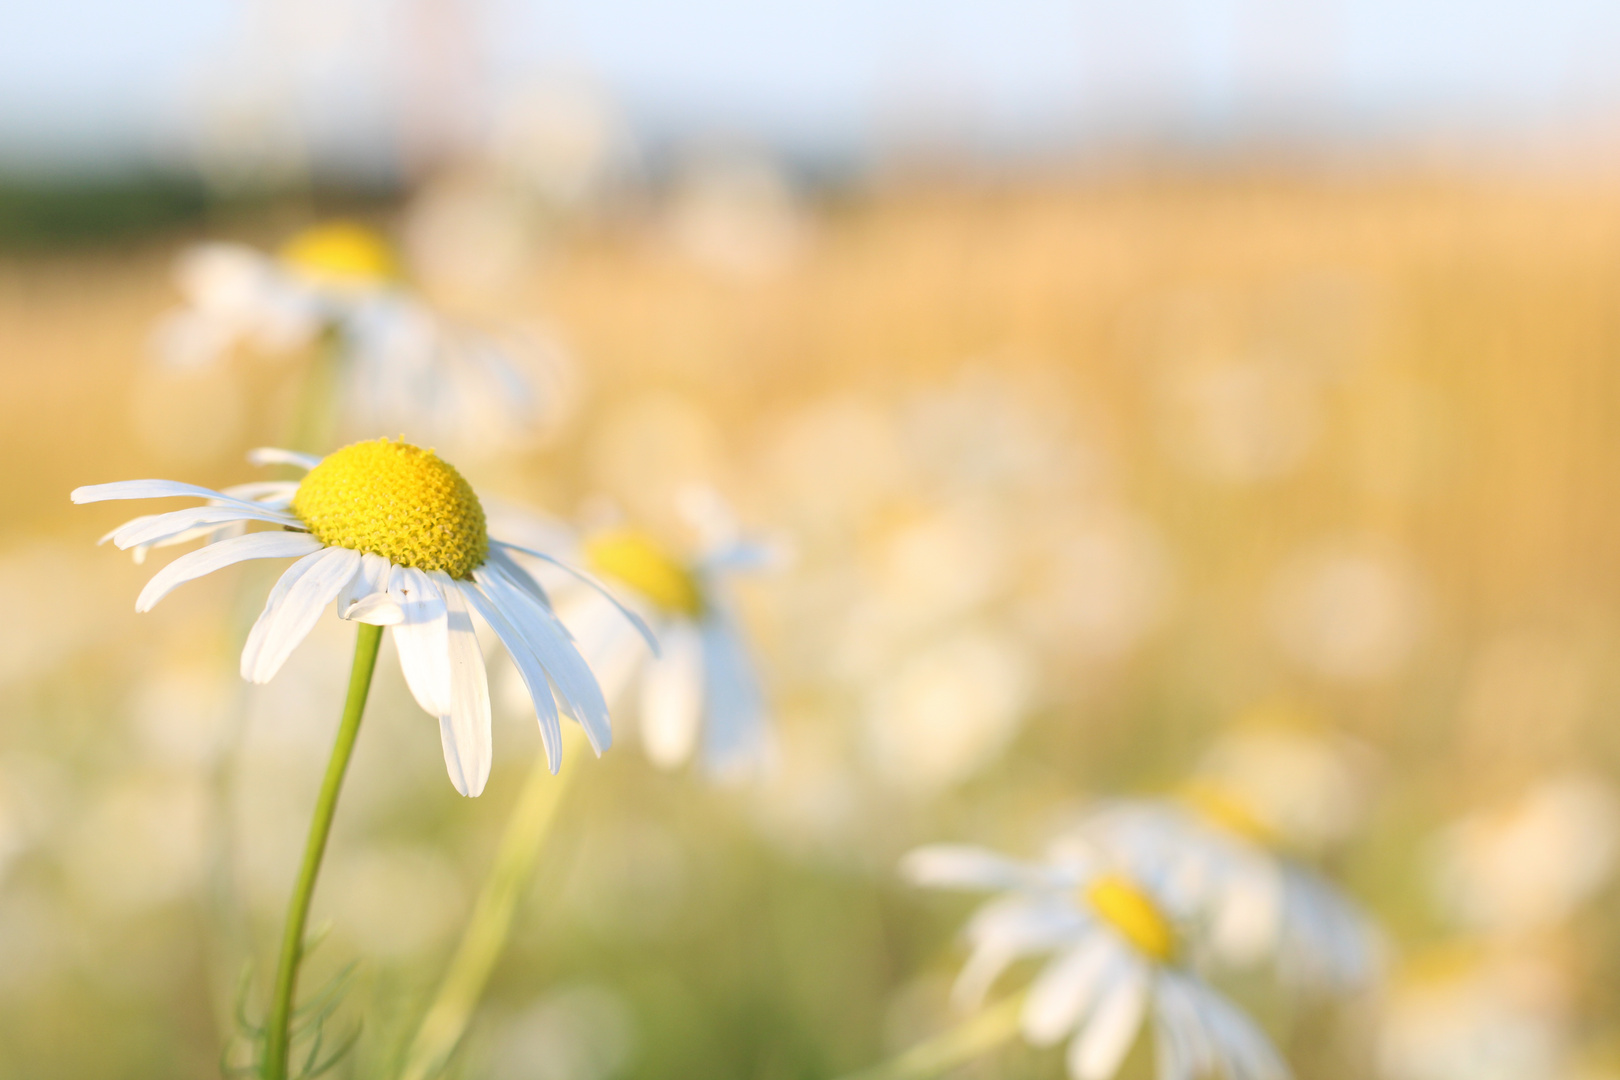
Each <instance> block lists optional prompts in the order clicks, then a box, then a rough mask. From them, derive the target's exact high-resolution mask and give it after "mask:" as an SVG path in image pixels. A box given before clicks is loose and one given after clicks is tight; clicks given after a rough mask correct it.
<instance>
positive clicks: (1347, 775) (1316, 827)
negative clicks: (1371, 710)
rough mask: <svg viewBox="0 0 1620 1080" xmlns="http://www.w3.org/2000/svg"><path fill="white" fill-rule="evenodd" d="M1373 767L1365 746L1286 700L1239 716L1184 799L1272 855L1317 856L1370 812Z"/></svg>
mask: <svg viewBox="0 0 1620 1080" xmlns="http://www.w3.org/2000/svg"><path fill="white" fill-rule="evenodd" d="M1370 773H1371V762H1370V760H1369V757H1368V753H1367V751H1366V749H1365V748H1364V747H1362V746H1361V745H1360V744H1358V743H1356V742H1354V741H1352V740H1350V739H1348V738H1346V737H1345V736H1342V735H1340V734H1338V733H1336V732H1334V731H1332V730H1331V729H1330V728H1329V727H1328V726H1327V722H1326V721H1325V719H1323V718H1322V717H1320V716H1319V715H1317V714H1316V713H1315V712H1313V711H1312V710H1311V709H1309V708H1308V707H1306V706H1304V705H1302V704H1300V703H1298V702H1295V701H1290V700H1287V699H1280V698H1279V699H1275V700H1270V701H1264V702H1261V703H1259V704H1257V705H1255V706H1253V707H1252V708H1250V709H1248V710H1246V711H1245V712H1243V713H1242V714H1240V715H1239V716H1238V718H1237V720H1236V721H1235V722H1234V723H1233V724H1232V726H1231V727H1230V728H1229V729H1228V730H1227V731H1226V732H1225V733H1224V734H1223V735H1222V736H1221V737H1220V738H1219V739H1217V740H1216V742H1215V744H1214V745H1213V746H1212V747H1211V748H1210V750H1209V752H1208V753H1206V754H1205V755H1204V758H1203V760H1202V761H1201V762H1199V764H1198V766H1197V768H1196V769H1195V770H1194V771H1193V775H1192V777H1191V778H1190V779H1189V780H1188V782H1187V784H1186V785H1185V786H1184V788H1183V791H1182V797H1183V799H1184V801H1185V802H1186V803H1187V804H1188V805H1189V806H1190V807H1191V808H1192V809H1194V810H1195V811H1196V812H1197V813H1198V814H1199V815H1200V816H1202V817H1204V818H1205V819H1206V820H1208V821H1210V822H1211V823H1212V824H1215V825H1217V826H1220V827H1221V828H1223V829H1225V830H1226V831H1228V832H1232V833H1236V834H1238V835H1242V836H1247V837H1249V838H1250V839H1253V840H1256V841H1259V842H1260V843H1262V844H1264V845H1266V846H1268V847H1283V848H1287V849H1291V850H1297V851H1301V852H1306V853H1310V852H1316V851H1319V850H1321V849H1322V848H1323V847H1324V846H1326V845H1328V844H1331V843H1333V842H1335V841H1338V840H1342V839H1343V838H1344V837H1345V836H1347V835H1348V834H1349V833H1350V831H1351V830H1352V829H1354V828H1355V826H1356V823H1357V822H1358V821H1360V820H1361V817H1362V815H1363V814H1364V812H1365V810H1366V803H1367V798H1368V794H1369V792H1368V788H1369V784H1370V781H1371V776H1370Z"/></svg>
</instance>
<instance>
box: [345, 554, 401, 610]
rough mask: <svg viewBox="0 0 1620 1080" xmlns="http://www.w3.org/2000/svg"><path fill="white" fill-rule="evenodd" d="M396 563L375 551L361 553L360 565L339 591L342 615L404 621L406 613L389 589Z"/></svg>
mask: <svg viewBox="0 0 1620 1080" xmlns="http://www.w3.org/2000/svg"><path fill="white" fill-rule="evenodd" d="M393 567H394V564H393V563H391V562H389V561H388V560H387V559H385V558H383V557H382V556H381V555H378V554H376V553H374V552H370V551H368V552H365V553H364V554H362V555H361V556H360V569H359V570H358V571H357V572H356V573H355V575H354V577H352V578H350V579H349V583H348V584H347V585H345V586H343V590H342V591H341V592H339V593H338V594H337V613H338V618H340V619H352V620H354V621H355V622H363V623H371V624H372V625H373V626H393V625H395V624H396V623H400V622H404V621H405V613H404V612H403V611H402V610H400V607H399V605H398V604H397V603H395V601H394V598H393V597H392V596H390V595H389V593H388V579H389V574H390V573H391V572H392V570H393Z"/></svg>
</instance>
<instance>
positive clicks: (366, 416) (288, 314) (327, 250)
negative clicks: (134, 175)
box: [153, 221, 561, 445]
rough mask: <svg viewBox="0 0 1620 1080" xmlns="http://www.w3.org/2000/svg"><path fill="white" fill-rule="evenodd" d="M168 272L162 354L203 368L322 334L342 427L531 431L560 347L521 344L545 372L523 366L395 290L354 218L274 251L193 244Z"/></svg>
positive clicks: (391, 269)
mask: <svg viewBox="0 0 1620 1080" xmlns="http://www.w3.org/2000/svg"><path fill="white" fill-rule="evenodd" d="M175 278H176V284H177V285H178V286H179V289H180V293H181V295H182V297H183V298H184V303H183V304H182V305H181V306H180V307H178V308H176V309H175V310H172V311H170V312H169V313H168V314H167V315H165V316H164V317H163V318H162V319H161V320H160V321H159V323H158V325H157V327H156V329H155V331H154V335H153V346H154V351H155V353H156V355H157V357H158V358H159V359H160V360H161V361H163V362H164V363H167V364H169V365H171V366H173V367H179V368H197V367H206V366H209V365H212V364H215V363H219V362H221V361H222V360H223V359H224V358H225V357H226V355H227V354H229V353H230V352H231V351H232V350H234V349H235V348H237V347H238V346H246V347H248V348H250V349H253V350H255V351H258V352H262V353H272V354H274V353H285V352H290V351H293V350H297V349H300V348H305V347H307V346H310V345H313V344H315V343H316V342H318V341H321V340H328V341H330V342H331V343H332V344H333V346H334V352H333V356H334V358H335V359H336V361H337V365H338V366H337V370H336V372H335V389H336V392H337V393H338V394H339V399H340V401H341V407H342V414H343V421H344V424H345V426H346V427H347V428H353V429H357V430H362V431H374V430H378V429H382V430H387V429H390V428H400V427H404V428H406V429H408V430H411V431H419V432H422V433H424V435H426V436H427V437H429V438H432V439H436V440H440V441H446V440H455V439H457V438H461V439H467V438H469V437H470V438H473V439H477V440H479V441H480V442H481V443H482V444H485V445H498V444H500V443H501V442H515V441H518V440H520V439H523V438H526V437H529V436H532V435H533V434H534V433H535V428H536V425H537V424H538V423H539V421H541V420H542V419H543V414H544V412H545V409H546V406H547V405H548V404H550V403H549V402H547V401H546V400H543V399H544V398H545V397H546V394H545V393H544V392H543V391H542V388H541V386H540V385H539V383H538V382H537V381H536V378H537V376H538V375H540V374H542V373H543V374H546V375H547V376H550V375H552V374H558V372H554V371H552V370H550V369H554V368H557V367H558V366H559V365H560V363H561V359H560V355H559V354H557V353H555V351H554V350H549V349H545V348H530V349H528V350H526V351H527V352H531V353H534V354H535V355H543V356H544V358H545V359H546V361H547V370H546V371H545V372H541V371H540V370H526V367H530V366H532V365H524V364H520V363H519V362H518V361H517V360H516V359H515V358H514V356H513V354H512V351H511V350H510V349H509V348H508V347H506V346H504V345H502V344H500V343H498V342H497V341H496V340H495V339H494V338H492V337H490V336H488V335H485V334H481V333H478V332H476V331H473V330H471V329H469V328H467V327H464V326H460V325H457V324H454V323H452V322H450V321H448V320H446V319H444V318H443V317H442V316H440V315H439V314H437V313H436V312H434V311H433V310H432V309H430V308H429V307H428V306H427V305H426V304H424V303H423V302H422V301H421V300H420V299H419V298H418V297H416V296H415V295H414V294H413V293H411V292H410V291H409V290H408V289H407V288H406V283H405V279H404V276H403V273H402V270H401V267H400V262H399V259H398V258H397V257H396V256H395V254H394V252H393V249H392V248H391V247H390V246H389V245H388V243H387V242H386V241H385V240H384V239H383V238H382V237H381V236H379V235H378V234H376V233H375V232H373V231H371V230H370V229H367V228H365V227H364V226H361V225H358V224H355V223H353V222H341V221H340V222H331V223H328V224H325V225H320V226H316V227H314V228H311V229H308V230H306V231H304V232H302V233H299V234H298V235H296V236H295V237H293V238H292V240H290V241H289V242H288V243H287V244H286V245H285V246H284V247H283V248H282V249H281V251H280V252H279V253H277V254H275V255H267V254H265V253H263V252H261V251H258V250H256V249H254V248H251V247H248V246H246V245H242V244H231V243H208V244H201V245H198V246H196V247H194V248H192V249H190V250H188V251H187V252H185V254H183V255H182V256H181V259H180V262H179V266H178V268H177V271H176V276H175ZM551 381H555V380H551Z"/></svg>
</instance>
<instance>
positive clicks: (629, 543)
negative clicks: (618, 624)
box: [585, 529, 703, 618]
mask: <svg viewBox="0 0 1620 1080" xmlns="http://www.w3.org/2000/svg"><path fill="white" fill-rule="evenodd" d="M585 561H586V562H587V563H589V564H590V567H591V569H592V570H594V571H595V572H596V573H598V574H601V575H603V576H604V577H611V578H614V579H616V580H618V581H620V582H622V583H623V584H625V585H628V586H629V587H630V588H632V589H634V590H636V592H638V593H640V594H641V595H642V596H644V597H646V598H647V599H648V600H650V601H651V602H652V603H654V604H656V605H657V606H658V607H660V608H662V609H663V610H664V611H666V612H669V613H671V614H674V615H685V616H688V617H690V618H696V617H697V616H698V615H701V614H702V613H703V593H702V591H701V590H699V588H698V583H697V579H696V578H694V577H693V576H692V572H691V571H690V570H688V569H687V568H686V567H684V566H682V565H681V564H680V563H679V562H676V561H675V560H674V559H673V558H671V557H670V556H669V554H668V553H667V552H666V551H664V549H663V548H662V547H660V546H659V545H658V544H657V542H655V541H654V540H652V539H651V538H649V537H648V536H646V535H645V534H643V533H639V532H632V531H630V530H627V529H624V530H615V531H613V532H605V533H599V534H597V535H596V536H593V537H591V538H590V539H589V540H587V541H585Z"/></svg>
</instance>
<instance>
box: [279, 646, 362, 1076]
mask: <svg viewBox="0 0 1620 1080" xmlns="http://www.w3.org/2000/svg"><path fill="white" fill-rule="evenodd" d="M381 644H382V627H380V626H371V625H370V624H368V623H361V624H360V633H359V636H358V637H357V638H356V639H355V645H354V667H353V668H351V669H350V671H349V696H348V699H347V700H346V701H345V702H344V703H343V720H342V722H341V723H340V724H339V725H338V733H337V742H336V743H335V744H334V745H333V747H332V757H331V760H329V761H328V762H327V763H326V777H325V779H323V780H322V781H321V793H320V796H319V797H318V798H316V800H315V817H314V820H312V821H311V822H310V823H309V839H308V840H306V841H305V842H304V862H303V865H302V866H300V867H299V869H298V882H297V884H296V885H294V886H293V894H292V900H291V901H289V902H288V904H287V927H286V929H285V930H284V931H283V932H282V935H281V959H280V961H279V962H278V963H277V965H276V985H275V990H274V991H273V994H272V997H271V999H270V1017H269V1019H268V1020H266V1021H265V1048H264V1078H265V1080H287V1056H288V1051H289V1049H290V1042H291V1032H290V1027H291V1023H292V1013H293V998H294V997H295V996H296V995H297V992H298V964H299V961H300V960H302V959H303V956H304V928H305V926H306V925H307V924H308V922H309V902H310V900H311V898H312V897H314V895H315V877H316V875H317V874H319V873H320V869H321V857H322V856H323V855H325V854H326V840H327V837H329V836H330V835H331V834H332V817H333V815H334V814H335V813H336V812H337V801H338V792H339V791H341V790H342V788H343V774H344V773H345V772H346V771H348V768H349V758H350V756H351V755H352V754H353V753H354V740H355V736H357V735H359V734H360V716H361V714H362V713H364V712H365V711H366V695H367V694H368V693H369V692H370V690H371V673H372V672H373V671H374V670H375V669H376V667H377V649H378V647H379V646H380V645H381Z"/></svg>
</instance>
